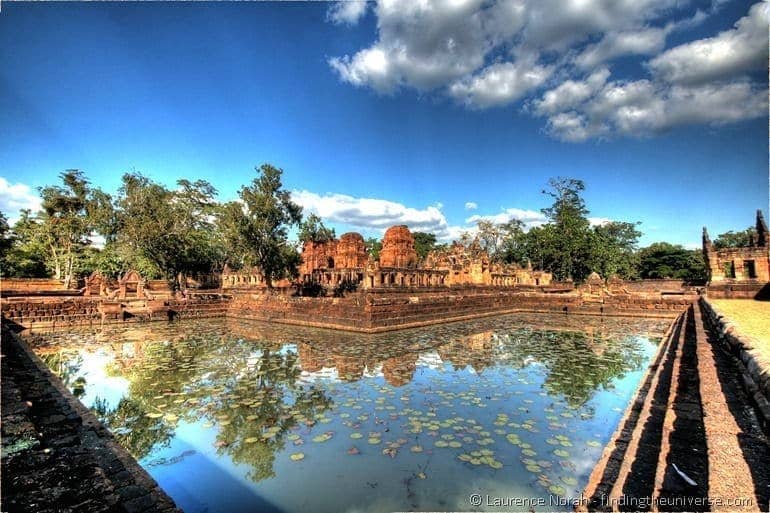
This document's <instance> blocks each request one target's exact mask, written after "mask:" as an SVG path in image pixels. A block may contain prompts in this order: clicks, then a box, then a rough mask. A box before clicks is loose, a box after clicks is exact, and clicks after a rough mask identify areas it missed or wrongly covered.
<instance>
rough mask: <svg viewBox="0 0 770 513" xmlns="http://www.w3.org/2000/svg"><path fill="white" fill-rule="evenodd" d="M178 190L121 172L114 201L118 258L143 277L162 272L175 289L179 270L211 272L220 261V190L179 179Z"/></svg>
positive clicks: (202, 182) (199, 182)
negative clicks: (216, 217)
mask: <svg viewBox="0 0 770 513" xmlns="http://www.w3.org/2000/svg"><path fill="white" fill-rule="evenodd" d="M178 186H179V187H178V188H177V189H176V190H174V191H171V190H169V189H167V188H166V187H165V186H163V185H161V184H159V183H156V182H153V181H152V180H150V179H149V178H147V177H145V176H143V175H141V174H136V173H127V174H125V175H123V184H122V186H121V188H120V190H119V191H118V198H117V201H116V202H115V206H116V211H115V219H116V225H117V230H116V232H117V237H116V239H115V244H116V245H117V252H118V253H119V254H120V258H121V259H122V260H123V262H125V263H126V264H127V265H128V266H130V267H134V268H136V269H137V270H139V271H140V272H141V273H143V274H144V275H145V276H150V277H152V276H162V277H164V278H166V279H167V280H168V281H169V283H170V285H171V286H172V288H173V289H177V288H179V286H180V283H179V281H178V280H179V275H180V273H196V272H208V271H209V270H210V269H211V268H212V267H213V266H214V265H215V264H216V263H217V262H218V261H220V260H221V258H220V253H221V249H220V247H219V240H220V239H219V237H218V236H217V234H216V233H215V229H214V228H215V227H214V224H213V215H214V214H215V212H216V211H217V206H216V203H215V201H214V196H215V195H216V189H214V187H213V186H212V185H211V184H209V183H208V182H205V181H203V180H198V181H196V182H190V181H188V180H180V181H179V182H178Z"/></svg>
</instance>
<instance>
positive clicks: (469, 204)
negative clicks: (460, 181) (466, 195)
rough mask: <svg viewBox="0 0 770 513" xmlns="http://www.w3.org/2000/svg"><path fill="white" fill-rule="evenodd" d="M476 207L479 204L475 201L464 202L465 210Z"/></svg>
mask: <svg viewBox="0 0 770 513" xmlns="http://www.w3.org/2000/svg"><path fill="white" fill-rule="evenodd" d="M477 208H479V205H478V203H476V202H475V201H468V202H466V203H465V210H476V209H477Z"/></svg>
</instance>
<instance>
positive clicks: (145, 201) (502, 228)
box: [0, 164, 752, 289]
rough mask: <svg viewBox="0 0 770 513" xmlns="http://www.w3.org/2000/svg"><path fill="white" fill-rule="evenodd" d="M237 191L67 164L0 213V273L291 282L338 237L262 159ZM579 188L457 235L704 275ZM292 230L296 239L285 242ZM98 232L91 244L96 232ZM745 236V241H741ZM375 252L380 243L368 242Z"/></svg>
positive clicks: (602, 264)
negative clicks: (225, 197) (540, 218)
mask: <svg viewBox="0 0 770 513" xmlns="http://www.w3.org/2000/svg"><path fill="white" fill-rule="evenodd" d="M255 171H256V176H255V177H254V179H253V180H252V181H251V183H250V184H248V185H244V186H242V187H241V188H240V190H239V192H238V199H237V200H235V201H229V202H224V203H222V202H218V201H217V199H216V197H217V190H216V189H215V188H214V187H213V186H212V185H211V184H210V183H209V182H206V181H204V180H197V181H194V182H191V181H189V180H186V179H182V180H179V181H178V182H177V183H176V188H169V187H166V186H165V185H163V184H161V183H158V182H156V181H154V180H152V179H150V178H149V177H147V176H145V175H143V174H141V173H136V172H131V173H126V174H124V175H123V177H122V179H121V185H120V187H119V189H118V190H117V192H116V193H115V194H114V195H111V194H108V193H107V192H105V191H103V190H101V189H100V188H99V187H95V186H93V185H92V184H91V183H90V181H89V180H88V178H87V177H86V176H85V174H84V173H83V172H82V171H80V170H76V169H70V170H67V171H64V172H63V173H61V175H60V178H61V183H60V184H57V185H51V186H46V187H42V188H40V189H39V193H40V198H41V200H42V201H41V209H40V210H39V211H38V212H31V211H30V210H23V211H22V212H21V215H20V217H19V219H18V221H16V222H15V223H14V225H13V226H9V224H8V220H7V217H6V216H5V215H4V214H3V213H0V275H1V276H3V277H54V278H57V279H60V280H63V281H64V282H65V285H66V286H68V287H69V286H72V285H74V283H76V281H77V279H78V278H80V277H83V276H87V275H89V274H90V273H91V272H93V271H99V272H101V273H102V274H104V275H106V276H113V277H115V276H118V275H119V274H120V273H121V272H123V271H125V270H127V269H130V268H133V269H136V270H138V271H139V272H140V273H141V274H142V275H143V276H145V277H148V278H154V279H160V278H164V279H166V280H168V281H169V284H170V285H171V287H172V288H174V289H177V288H179V287H180V286H181V281H180V279H181V277H182V276H195V275H199V274H202V273H209V272H212V271H213V272H217V271H221V270H222V269H223V268H224V267H225V265H228V266H230V267H231V268H233V269H240V268H243V267H249V266H256V267H258V268H260V269H261V270H262V273H263V275H264V277H265V280H266V283H267V285H268V286H269V287H272V284H273V283H275V282H276V281H278V280H280V279H283V278H288V279H294V278H296V277H297V267H298V265H299V264H300V262H301V257H300V252H299V251H300V244H301V243H302V242H305V241H309V240H313V241H321V242H322V241H326V240H330V239H333V238H334V237H335V233H334V230H333V229H331V228H327V227H326V226H324V224H323V221H322V220H321V219H320V218H319V217H318V216H316V215H315V214H310V215H308V216H307V217H304V216H303V213H302V207H301V206H300V205H298V204H296V203H294V202H293V201H292V200H291V196H290V193H289V191H287V190H286V189H284V187H283V184H282V182H281V177H282V173H283V171H282V170H281V169H279V168H277V167H274V166H272V165H270V164H263V165H262V166H260V167H258V168H255ZM584 190H585V184H584V183H583V182H582V181H580V180H576V179H571V178H554V179H551V180H550V181H549V183H548V188H547V189H546V190H544V191H542V192H543V194H544V195H546V196H547V197H549V198H550V199H551V201H552V203H551V205H550V206H548V207H546V208H543V209H542V212H543V214H544V215H545V218H546V222H545V223H543V224H542V225H540V226H535V227H531V228H530V229H528V230H527V229H525V226H524V225H523V223H522V222H521V221H519V220H516V219H514V220H511V221H509V222H507V223H502V224H496V223H492V222H490V221H479V222H478V230H477V233H476V234H475V235H471V234H469V233H465V234H463V235H462V236H461V237H460V240H459V242H460V243H462V244H465V245H466V246H467V245H470V244H471V243H472V242H474V241H475V242H476V243H478V245H480V246H481V247H482V248H483V249H484V250H486V251H487V252H488V253H489V255H490V257H491V259H492V260H493V261H495V262H501V263H515V264H518V265H521V266H528V265H531V266H533V267H534V268H535V269H541V270H545V271H550V272H552V273H553V274H554V277H555V278H556V279H557V280H568V279H572V280H575V281H582V280H585V278H586V277H587V276H588V275H589V274H590V273H591V272H593V271H595V272H598V273H599V274H600V275H602V276H603V277H605V278H606V277H609V276H613V275H617V276H619V277H621V278H623V279H640V278H676V279H683V280H690V281H699V280H704V279H705V278H706V274H705V268H704V263H703V257H702V254H701V252H700V250H687V249H685V248H683V247H682V246H679V245H673V244H668V243H665V242H658V243H655V244H652V245H650V246H648V247H645V248H638V240H639V237H640V236H641V232H640V231H639V230H638V225H639V223H637V222H624V221H610V222H606V223H602V224H598V225H592V224H591V223H590V222H589V219H588V214H589V211H588V209H587V207H586V205H585V202H584V200H583V198H582V192H583V191H584ZM292 229H296V230H297V234H298V240H297V241H292V240H290V238H289V234H290V231H291V230H292ZM751 230H752V228H749V229H747V230H744V231H742V232H738V233H737V234H736V233H733V232H728V233H726V234H722V235H720V236H719V237H718V238H717V239H715V241H714V242H715V245H717V247H725V246H733V245H745V243H746V241H748V240H749V238H750V236H751V233H750V232H751ZM414 236H415V249H416V251H417V253H418V256H419V257H420V258H421V259H424V258H425V257H426V255H427V254H428V253H429V252H430V251H432V250H434V249H438V248H441V247H445V246H446V245H442V244H439V243H438V240H437V237H436V235H435V234H432V233H425V232H415V233H414ZM97 237H101V238H102V239H103V241H104V242H103V245H100V246H101V247H97V245H95V244H94V243H93V241H94V239H96V238H97ZM744 239H745V240H744ZM366 248H367V251H369V253H370V254H372V255H373V256H374V257H375V258H377V256H378V253H379V251H380V249H381V242H380V241H379V240H378V239H375V238H370V239H368V240H367V241H366Z"/></svg>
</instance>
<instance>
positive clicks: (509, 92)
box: [449, 62, 553, 109]
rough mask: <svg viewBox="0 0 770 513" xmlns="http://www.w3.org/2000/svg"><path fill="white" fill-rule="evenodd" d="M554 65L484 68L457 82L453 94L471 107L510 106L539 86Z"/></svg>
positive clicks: (452, 89) (510, 65)
mask: <svg viewBox="0 0 770 513" xmlns="http://www.w3.org/2000/svg"><path fill="white" fill-rule="evenodd" d="M552 72H553V68H552V67H550V66H538V65H533V64H531V63H527V62H524V63H511V62H505V63H499V64H493V65H491V66H488V67H486V68H484V69H483V70H482V71H481V72H480V73H479V74H478V75H475V76H473V77H468V78H466V79H463V80H460V81H458V82H455V83H454V84H452V85H451V86H450V87H449V93H450V94H451V95H452V96H453V97H454V98H456V99H457V100H459V101H461V102H462V103H464V104H466V105H469V106H471V107H478V108H482V109H483V108H487V107H492V106H495V105H506V104H508V103H511V102H512V101H515V100H518V99H519V98H521V97H522V96H524V95H525V94H526V93H527V92H529V91H530V90H531V89H534V88H536V87H538V86H539V85H540V84H542V83H543V82H545V80H546V79H547V78H548V77H549V76H550V75H551V73H552Z"/></svg>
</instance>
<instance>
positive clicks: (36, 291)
mask: <svg viewBox="0 0 770 513" xmlns="http://www.w3.org/2000/svg"><path fill="white" fill-rule="evenodd" d="M41 294H57V295H59V294H78V291H77V290H73V289H65V288H64V281H63V280H55V279H53V278H3V279H2V280H0V296H2V297H10V296H31V295H41Z"/></svg>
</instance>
